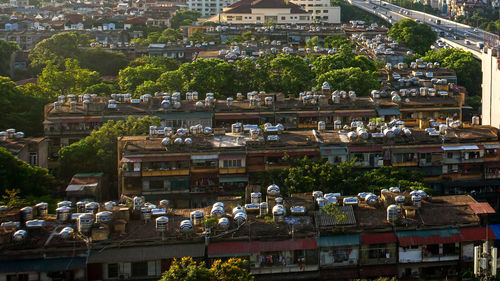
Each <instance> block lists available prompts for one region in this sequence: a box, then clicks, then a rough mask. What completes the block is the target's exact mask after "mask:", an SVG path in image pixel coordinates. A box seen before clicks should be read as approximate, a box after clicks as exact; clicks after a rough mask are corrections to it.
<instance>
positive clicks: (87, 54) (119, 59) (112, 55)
mask: <svg viewBox="0 0 500 281" xmlns="http://www.w3.org/2000/svg"><path fill="white" fill-rule="evenodd" d="M78 60H79V61H80V62H81V64H82V67H83V68H88V69H91V70H94V71H97V72H99V74H101V75H116V74H118V72H119V71H120V69H123V68H125V67H126V66H127V65H128V64H129V59H128V58H127V57H126V56H125V55H124V54H123V53H119V52H111V51H107V50H104V49H102V48H100V47H99V48H90V49H87V50H85V51H84V52H82V54H81V55H80V56H79V57H78Z"/></svg>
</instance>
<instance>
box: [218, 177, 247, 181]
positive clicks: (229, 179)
mask: <svg viewBox="0 0 500 281" xmlns="http://www.w3.org/2000/svg"><path fill="white" fill-rule="evenodd" d="M219 182H248V177H247V176H227V177H223V176H220V177H219Z"/></svg>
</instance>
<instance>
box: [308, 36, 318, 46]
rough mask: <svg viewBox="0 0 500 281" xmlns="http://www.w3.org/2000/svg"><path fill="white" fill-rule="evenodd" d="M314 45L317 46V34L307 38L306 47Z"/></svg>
mask: <svg viewBox="0 0 500 281" xmlns="http://www.w3.org/2000/svg"><path fill="white" fill-rule="evenodd" d="M315 46H319V37H318V36H314V37H312V38H311V39H307V41H306V47H308V48H314V47H315Z"/></svg>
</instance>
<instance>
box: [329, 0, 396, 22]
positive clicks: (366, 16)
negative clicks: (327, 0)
mask: <svg viewBox="0 0 500 281" xmlns="http://www.w3.org/2000/svg"><path fill="white" fill-rule="evenodd" d="M331 3H332V5H334V6H340V10H341V11H342V16H341V18H340V20H341V21H342V22H343V23H348V22H350V21H352V20H362V21H365V22H375V23H378V24H379V25H385V26H387V25H389V23H388V22H386V21H384V20H383V19H381V18H379V17H377V16H375V15H374V14H371V13H369V12H367V11H365V10H362V9H360V8H358V7H356V6H353V5H350V4H349V3H348V2H347V1H345V0H332V1H331Z"/></svg>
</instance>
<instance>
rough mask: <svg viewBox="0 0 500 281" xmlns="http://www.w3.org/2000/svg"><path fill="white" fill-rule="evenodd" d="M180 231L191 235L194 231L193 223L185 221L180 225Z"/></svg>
mask: <svg viewBox="0 0 500 281" xmlns="http://www.w3.org/2000/svg"><path fill="white" fill-rule="evenodd" d="M179 230H180V232H182V233H189V232H191V231H193V223H192V222H191V221H190V220H183V221H182V222H181V223H180V225H179Z"/></svg>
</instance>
